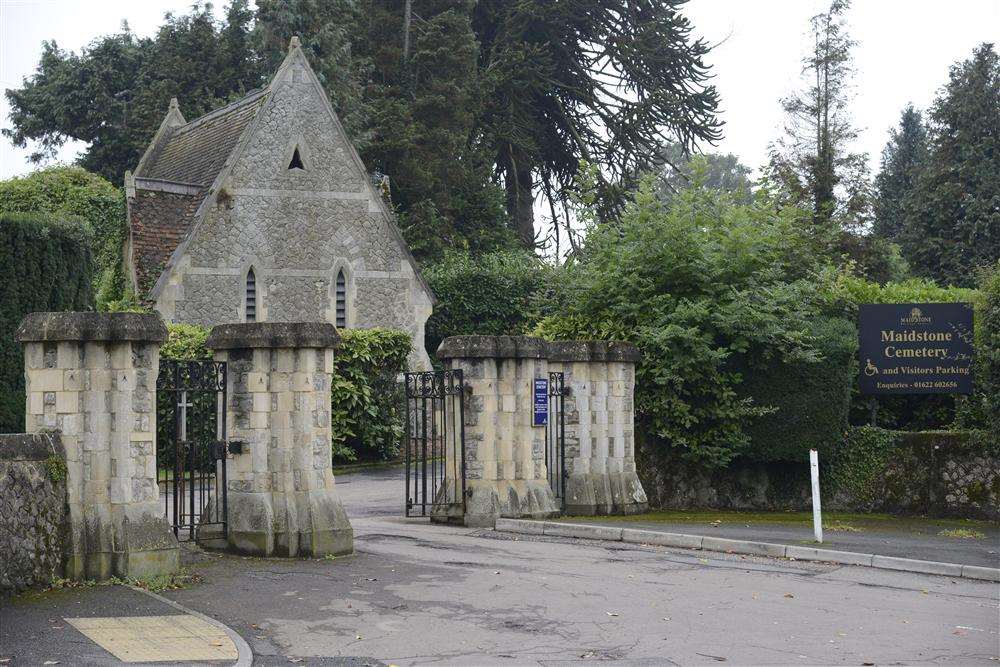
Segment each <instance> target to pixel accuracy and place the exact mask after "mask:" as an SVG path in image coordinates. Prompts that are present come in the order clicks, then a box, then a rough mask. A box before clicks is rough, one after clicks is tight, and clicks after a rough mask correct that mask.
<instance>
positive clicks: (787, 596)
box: [785, 593, 795, 598]
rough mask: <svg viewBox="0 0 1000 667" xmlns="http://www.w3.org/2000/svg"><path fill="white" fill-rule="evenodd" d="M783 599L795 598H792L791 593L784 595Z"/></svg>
mask: <svg viewBox="0 0 1000 667" xmlns="http://www.w3.org/2000/svg"><path fill="white" fill-rule="evenodd" d="M785 597H786V598H793V597H795V596H794V595H792V594H791V593H785Z"/></svg>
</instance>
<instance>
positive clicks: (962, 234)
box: [899, 44, 1000, 286]
mask: <svg viewBox="0 0 1000 667" xmlns="http://www.w3.org/2000/svg"><path fill="white" fill-rule="evenodd" d="M930 118H931V136H932V140H931V149H930V155H929V157H928V161H927V167H926V168H925V169H924V170H923V171H922V172H921V174H920V177H919V178H918V180H917V185H916V188H915V190H914V191H913V193H912V196H910V197H908V198H907V199H906V200H905V203H904V219H905V221H906V224H905V225H904V227H903V229H902V230H901V232H900V235H899V242H900V245H901V246H902V247H903V254H904V256H905V257H906V259H907V260H908V261H909V262H910V265H911V266H912V268H913V270H914V272H916V273H917V274H918V275H922V276H927V277H930V278H934V279H935V280H937V281H938V282H940V283H942V284H949V283H950V284H954V285H963V286H970V285H971V284H972V283H973V281H974V280H975V270H974V269H975V267H978V266H987V265H990V264H993V263H995V262H996V261H997V259H998V258H1000V58H998V55H997V52H996V50H995V49H994V46H993V45H992V44H982V45H980V46H979V47H977V48H976V50H975V51H974V52H973V54H972V57H971V58H969V59H968V60H966V61H963V62H961V63H958V64H956V65H954V66H953V67H952V68H951V72H950V75H949V81H948V83H947V84H946V85H945V86H944V88H943V89H942V91H941V94H940V95H939V96H938V98H937V99H936V100H935V101H934V104H933V105H932V106H931V109H930Z"/></svg>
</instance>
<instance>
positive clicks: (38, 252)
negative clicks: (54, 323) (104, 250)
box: [0, 214, 94, 433]
mask: <svg viewBox="0 0 1000 667" xmlns="http://www.w3.org/2000/svg"><path fill="white" fill-rule="evenodd" d="M90 245H91V236H90V233H89V232H88V230H87V229H86V228H85V227H82V226H80V225H79V224H74V223H72V222H64V221H61V220H54V219H46V218H42V217H39V216H31V215H23V214H0V433H20V432H23V431H24V355H23V353H22V350H21V346H20V345H18V344H17V343H16V342H15V341H14V332H15V331H16V330H17V326H18V325H19V324H20V323H21V319H22V318H23V317H24V316H25V315H26V314H28V313H31V312H35V311H47V310H92V309H93V307H94V297H93V292H92V290H91V279H92V261H91V254H90Z"/></svg>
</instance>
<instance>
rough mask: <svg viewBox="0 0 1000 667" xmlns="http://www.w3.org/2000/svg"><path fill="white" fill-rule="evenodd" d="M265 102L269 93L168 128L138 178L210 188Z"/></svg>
mask: <svg viewBox="0 0 1000 667" xmlns="http://www.w3.org/2000/svg"><path fill="white" fill-rule="evenodd" d="M266 98H267V91H265V90H256V91H253V92H252V93H250V94H249V95H247V96H246V97H243V98H242V99H239V100H237V101H235V102H233V103H231V104H228V105H226V106H224V107H222V108H221V109H216V110H215V111H213V112H211V113H209V114H206V115H204V116H202V117H201V118H198V119H195V120H193V121H191V122H190V123H187V124H186V125H180V126H173V127H168V128H167V129H166V131H165V132H164V133H163V136H161V137H157V138H156V139H155V140H154V142H153V145H152V147H151V150H150V151H149V152H148V154H147V155H146V156H145V157H144V158H143V161H142V162H141V163H140V164H139V167H138V168H137V169H136V173H135V176H136V178H148V179H153V180H158V181H170V182H172V183H185V184H189V185H201V186H205V187H208V186H209V185H211V184H212V181H214V180H215V177H216V176H218V175H219V172H220V171H221V170H222V166H223V165H224V164H225V162H226V158H228V157H229V156H230V154H232V152H233V149H234V148H235V147H236V144H237V142H238V141H239V139H240V136H242V134H243V130H245V129H246V127H247V125H249V124H250V121H252V120H253V118H254V115H256V113H257V111H258V110H259V109H260V107H261V105H262V104H263V103H264V100H265V99H266Z"/></svg>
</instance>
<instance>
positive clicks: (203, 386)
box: [156, 359, 229, 541]
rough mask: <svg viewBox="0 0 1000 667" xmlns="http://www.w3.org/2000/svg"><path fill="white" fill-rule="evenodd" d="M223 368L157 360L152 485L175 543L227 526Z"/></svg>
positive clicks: (204, 363) (220, 364)
mask: <svg viewBox="0 0 1000 667" xmlns="http://www.w3.org/2000/svg"><path fill="white" fill-rule="evenodd" d="M225 407H226V364H225V362H216V361H205V360H187V359H161V360H160V372H159V375H158V377H157V382H156V410H157V429H156V457H157V481H158V485H159V487H160V496H161V497H162V498H163V511H164V515H165V516H166V517H167V521H169V522H170V525H171V526H172V527H173V531H174V535H175V536H176V537H177V539H178V540H182V541H184V540H196V539H198V538H199V532H200V531H201V532H205V531H204V529H206V528H208V527H210V526H212V527H217V528H218V529H220V530H221V533H222V535H223V536H225V534H226V530H227V526H228V509H229V508H228V502H227V501H228V499H227V493H226V486H227V484H226V409H225Z"/></svg>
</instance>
